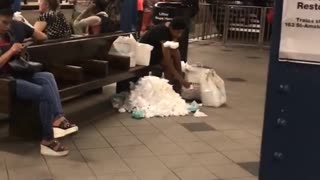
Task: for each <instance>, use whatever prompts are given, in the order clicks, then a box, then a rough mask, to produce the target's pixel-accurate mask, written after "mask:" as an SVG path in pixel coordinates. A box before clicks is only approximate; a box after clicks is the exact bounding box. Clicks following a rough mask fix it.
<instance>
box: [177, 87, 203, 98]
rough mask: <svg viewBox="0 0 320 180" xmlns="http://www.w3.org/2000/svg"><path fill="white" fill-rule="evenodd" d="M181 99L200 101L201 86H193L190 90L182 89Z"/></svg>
mask: <svg viewBox="0 0 320 180" xmlns="http://www.w3.org/2000/svg"><path fill="white" fill-rule="evenodd" d="M181 97H182V98H183V99H185V100H200V99H201V98H200V84H192V85H191V86H190V88H185V87H182V90H181Z"/></svg>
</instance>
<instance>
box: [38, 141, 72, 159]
mask: <svg viewBox="0 0 320 180" xmlns="http://www.w3.org/2000/svg"><path fill="white" fill-rule="evenodd" d="M40 153H41V154H42V155H44V156H66V155H68V154H69V151H68V150H66V149H65V147H63V146H62V144H61V143H60V142H58V141H56V140H53V141H51V142H50V143H49V144H48V145H44V144H41V145H40Z"/></svg>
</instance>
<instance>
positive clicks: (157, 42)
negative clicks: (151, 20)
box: [140, 17, 191, 93]
mask: <svg viewBox="0 0 320 180" xmlns="http://www.w3.org/2000/svg"><path fill="white" fill-rule="evenodd" d="M186 28H187V24H186V22H185V20H184V18H182V17H176V18H174V19H173V20H172V21H171V22H167V23H165V24H160V25H157V26H154V27H153V28H151V29H150V30H149V31H148V32H147V33H145V34H144V35H143V36H142V37H141V39H140V42H141V43H145V44H150V45H152V46H153V47H154V48H153V50H152V51H151V60H150V65H155V64H160V65H161V67H162V70H163V72H164V75H165V78H166V79H168V80H169V83H171V84H173V88H174V90H175V91H176V92H178V93H180V91H181V88H182V86H184V87H186V88H189V87H190V85H191V84H190V83H189V82H187V81H185V80H184V77H183V73H182V70H181V57H180V51H179V48H177V47H173V46H170V45H169V47H168V46H167V45H166V44H167V43H166V42H167V41H175V42H178V40H179V38H180V37H181V35H182V33H183V32H184V30H185V29H186ZM160 74H161V73H160ZM158 75H159V73H158Z"/></svg>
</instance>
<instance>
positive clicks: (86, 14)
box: [74, 4, 96, 24]
mask: <svg viewBox="0 0 320 180" xmlns="http://www.w3.org/2000/svg"><path fill="white" fill-rule="evenodd" d="M95 8H96V5H95V4H90V6H89V7H87V9H85V10H84V11H82V13H81V14H80V15H79V16H78V17H77V19H76V20H75V21H74V23H75V24H76V23H79V22H80V21H81V20H82V19H84V18H86V17H89V16H90V14H92V12H93V10H94V9H95Z"/></svg>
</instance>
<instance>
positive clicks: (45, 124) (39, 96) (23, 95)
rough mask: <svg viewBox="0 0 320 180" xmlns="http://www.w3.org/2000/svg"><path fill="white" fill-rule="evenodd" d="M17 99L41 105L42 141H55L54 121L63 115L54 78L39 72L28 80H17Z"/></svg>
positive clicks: (49, 74) (47, 73)
mask: <svg viewBox="0 0 320 180" xmlns="http://www.w3.org/2000/svg"><path fill="white" fill-rule="evenodd" d="M16 97H17V98H18V99H22V100H31V101H33V102H35V103H39V114H40V120H41V126H42V139H44V140H52V139H53V129H52V123H53V120H54V119H56V118H58V117H60V116H61V115H63V110H62V105H61V100H60V96H59V92H58V87H57V83H56V81H55V78H54V76H53V75H52V74H51V73H49V72H38V73H35V74H33V75H32V76H30V77H28V78H17V79H16Z"/></svg>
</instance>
